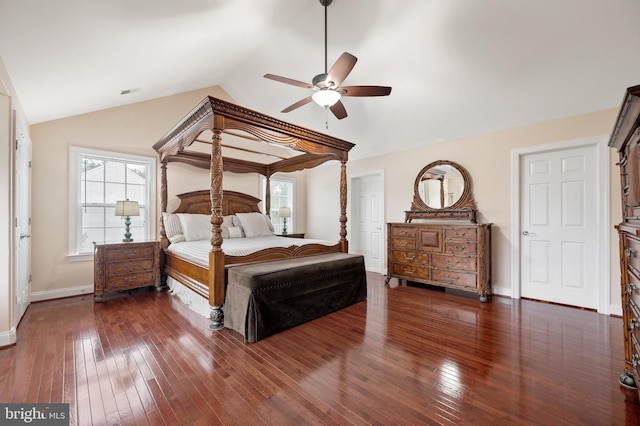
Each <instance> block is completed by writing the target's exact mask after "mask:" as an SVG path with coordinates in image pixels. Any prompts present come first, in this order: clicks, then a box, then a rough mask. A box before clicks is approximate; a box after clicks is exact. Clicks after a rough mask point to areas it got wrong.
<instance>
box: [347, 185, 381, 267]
mask: <svg viewBox="0 0 640 426" xmlns="http://www.w3.org/2000/svg"><path fill="white" fill-rule="evenodd" d="M350 187H351V194H352V196H351V200H352V204H351V205H352V212H351V250H350V251H351V252H352V253H358V254H362V255H363V256H364V263H365V267H366V269H367V270H368V271H373V272H379V273H382V266H383V265H384V257H383V252H384V232H383V230H384V213H383V211H384V210H383V196H382V194H383V190H384V188H383V179H382V175H381V174H371V175H365V176H359V177H356V178H353V179H352V180H351V185H350Z"/></svg>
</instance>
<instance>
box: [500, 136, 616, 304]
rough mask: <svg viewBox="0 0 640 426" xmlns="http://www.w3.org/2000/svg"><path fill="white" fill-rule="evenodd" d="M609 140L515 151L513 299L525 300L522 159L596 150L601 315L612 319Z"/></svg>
mask: <svg viewBox="0 0 640 426" xmlns="http://www.w3.org/2000/svg"><path fill="white" fill-rule="evenodd" d="M608 141H609V136H607V135H601V136H592V137H588V138H581V139H574V140H568V141H562V142H554V143H548V144H544V145H535V146H528V147H524V148H516V149H513V150H511V283H512V284H511V297H512V298H514V299H520V298H521V294H522V292H521V286H522V283H521V281H520V269H521V268H520V252H521V250H520V240H521V238H520V232H521V229H520V221H521V216H522V212H521V211H520V210H521V209H520V206H521V202H522V199H521V197H522V190H521V188H522V172H523V170H522V159H523V157H524V156H526V155H529V154H538V153H543V152H552V151H560V150H567V149H575V148H585V147H587V148H588V147H595V148H596V149H595V154H596V173H597V176H596V182H597V185H596V186H597V194H596V201H597V202H596V206H597V209H598V211H597V212H596V221H597V229H598V231H597V236H596V238H597V242H596V249H597V251H598V252H597V253H596V258H597V259H598V264H597V266H596V267H597V270H598V273H597V277H596V279H597V283H598V284H597V287H598V290H597V291H598V313H601V314H605V315H608V314H609V313H610V310H611V306H610V302H611V262H610V258H611V248H610V241H611V229H610V226H611V224H610V222H611V220H610V200H609V184H610V171H609V158H610V156H609V149H608V148H609V147H608V145H607V143H608Z"/></svg>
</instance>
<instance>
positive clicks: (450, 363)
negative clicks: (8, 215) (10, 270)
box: [0, 274, 640, 425]
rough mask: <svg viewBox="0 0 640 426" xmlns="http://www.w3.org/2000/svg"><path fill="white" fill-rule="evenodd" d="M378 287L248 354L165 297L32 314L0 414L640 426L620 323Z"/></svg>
mask: <svg viewBox="0 0 640 426" xmlns="http://www.w3.org/2000/svg"><path fill="white" fill-rule="evenodd" d="M383 278H384V277H380V276H378V275H375V274H368V286H369V295H368V300H367V301H366V302H361V303H359V304H356V305H353V306H351V307H349V308H346V309H343V310H341V311H339V312H336V313H333V314H331V315H327V316H325V317H323V318H320V319H317V320H315V321H312V322H309V323H306V324H303V325H301V326H298V327H295V328H292V329H290V330H286V331H284V332H281V333H279V334H277V335H274V336H271V337H269V338H267V339H265V340H262V341H260V342H257V343H254V344H246V343H244V341H243V340H242V338H241V337H240V336H239V335H238V334H236V333H234V332H233V331H231V330H227V329H224V330H221V331H215V332H214V331H209V330H208V329H207V325H208V321H207V320H206V319H205V318H201V317H199V316H197V315H196V314H194V313H192V312H191V311H190V310H189V309H188V308H187V307H186V306H184V305H183V304H182V303H181V302H180V301H179V300H177V299H176V298H175V297H173V296H170V295H169V294H167V293H166V292H165V293H160V294H158V293H155V292H154V291H152V290H147V289H143V290H138V291H135V292H132V294H120V295H115V296H112V297H107V298H105V300H104V301H103V302H102V303H99V304H96V303H94V302H93V298H92V297H91V296H85V297H76V298H69V299H63V300H56V301H48V302H41V303H34V304H32V305H31V306H30V307H29V309H28V311H27V313H26V315H25V317H24V318H23V320H22V322H21V324H20V326H19V327H18V344H17V345H15V346H13V347H9V348H5V349H2V350H0V401H2V402H68V403H69V404H70V413H71V424H78V425H92V424H95V425H101V424H121V425H130V424H131V425H133V424H140V425H143V424H151V425H160V424H167V425H187V424H200V425H213V424H224V425H236V424H246V425H266V424H271V425H274V424H277V425H288V424H292V425H303V424H322V425H327V424H336V425H338V424H339V425H343V424H379V425H391V424H474V425H476V424H477V425H502V424H504V425H518V424H545V425H546V424H549V425H558V424H562V425H633V424H640V403H639V402H638V400H637V394H634V393H633V392H629V391H626V390H624V389H621V388H620V387H619V385H618V383H617V377H618V375H619V374H620V372H621V371H622V365H623V361H622V360H623V349H622V320H621V319H620V318H615V317H608V316H604V315H599V314H597V313H594V312H590V311H584V310H579V309H573V308H568V307H563V306H556V305H550V304H544V303H539V302H533V301H526V300H522V301H515V300H511V299H507V298H500V297H494V298H493V299H492V300H491V301H490V302H489V303H485V304H482V303H480V302H479V301H478V300H477V297H476V296H471V297H465V296H460V295H454V294H448V293H443V292H439V291H431V290H425V289H422V288H416V287H406V286H400V287H395V288H390V287H388V286H385V285H384V281H383ZM394 282H395V280H393V281H392V284H393V283H394Z"/></svg>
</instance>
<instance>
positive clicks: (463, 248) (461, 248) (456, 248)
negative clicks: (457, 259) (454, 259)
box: [454, 246, 466, 251]
mask: <svg viewBox="0 0 640 426" xmlns="http://www.w3.org/2000/svg"><path fill="white" fill-rule="evenodd" d="M454 249H455V250H457V251H465V249H466V247H465V246H454Z"/></svg>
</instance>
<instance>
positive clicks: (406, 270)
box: [404, 268, 416, 275]
mask: <svg viewBox="0 0 640 426" xmlns="http://www.w3.org/2000/svg"><path fill="white" fill-rule="evenodd" d="M404 272H405V274H410V275H413V274H415V273H416V270H415V269H413V268H412V269H408V268H404Z"/></svg>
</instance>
